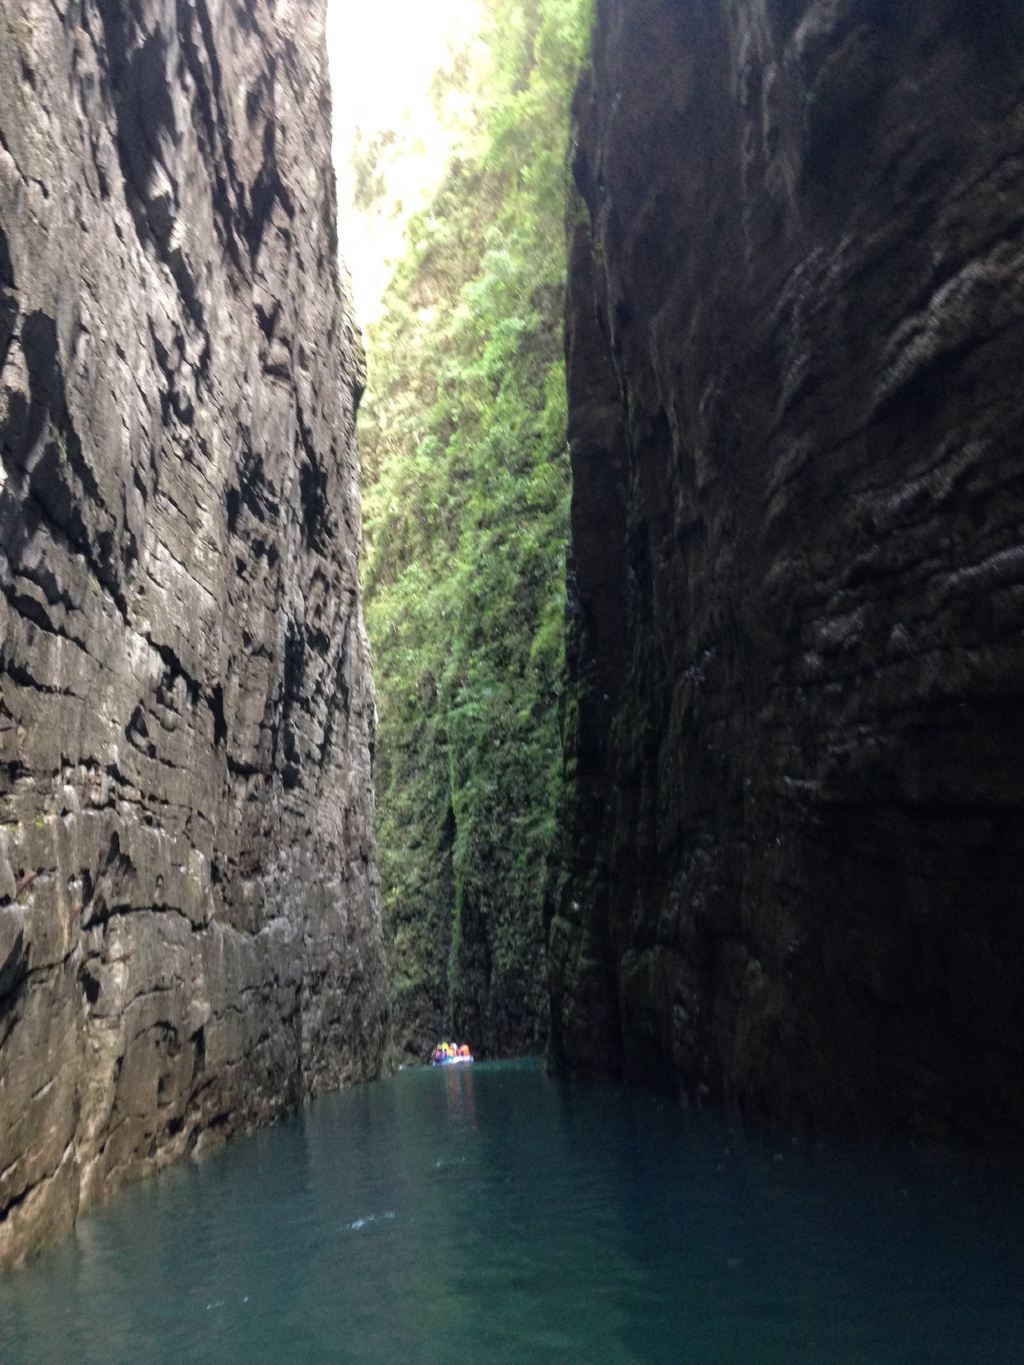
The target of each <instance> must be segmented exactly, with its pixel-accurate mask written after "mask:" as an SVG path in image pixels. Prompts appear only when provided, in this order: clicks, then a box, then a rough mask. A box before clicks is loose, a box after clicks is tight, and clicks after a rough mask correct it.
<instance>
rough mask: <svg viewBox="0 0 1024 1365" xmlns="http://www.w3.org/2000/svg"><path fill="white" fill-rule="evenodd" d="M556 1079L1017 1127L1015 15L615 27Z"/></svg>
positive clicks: (581, 491) (853, 1117)
mask: <svg viewBox="0 0 1024 1365" xmlns="http://www.w3.org/2000/svg"><path fill="white" fill-rule="evenodd" d="M595 43H596V49H595V54H594V68H593V75H592V79H591V80H590V81H589V82H587V83H586V84H584V86H583V88H582V89H581V90H580V92H579V96H578V104H577V117H578V142H577V146H576V149H575V177H576V182H577V185H578V187H579V191H580V194H581V196H582V201H583V205H584V208H583V210H582V212H581V214H580V221H579V225H578V226H577V227H576V228H575V236H574V245H573V266H572V280H571V286H570V289H571V298H570V303H569V329H570V336H569V362H570V379H569V382H570V408H571V413H570V422H571V433H570V435H571V440H572V455H573V474H574V484H575V495H574V496H575V502H574V513H573V545H574V557H575V570H574V577H573V579H572V591H573V593H574V602H573V610H574V613H575V615H574V618H573V638H572V641H571V652H572V657H573V671H574V680H575V687H576V691H577V695H576V698H575V700H574V702H573V704H572V706H570V708H569V711H568V714H567V744H568V757H569V763H570V768H569V775H570V778H571V779H572V782H573V788H572V792H573V812H572V815H573V821H574V828H573V832H572V840H571V842H572V845H573V848H574V860H575V861H574V869H573V874H572V877H571V880H570V884H569V887H568V890H567V893H566V895H565V898H564V901H563V903H562V908H561V911H560V913H559V914H558V915H557V916H556V917H555V919H554V922H553V924H552V926H551V934H550V958H551V964H550V969H551V978H552V984H553V990H554V1011H553V1025H554V1047H555V1052H556V1056H557V1057H559V1058H560V1060H561V1061H562V1062H563V1063H564V1064H565V1065H566V1066H568V1067H570V1068H572V1069H574V1070H577V1071H587V1072H595V1071H597V1072H599V1071H603V1070H613V1071H621V1072H624V1073H625V1074H627V1075H629V1076H631V1077H634V1078H637V1079H645V1080H658V1081H673V1082H676V1081H678V1082H681V1083H682V1085H683V1087H684V1088H685V1089H686V1091H687V1092H688V1093H689V1094H690V1095H691V1096H692V1097H693V1098H694V1099H696V1100H702V1099H707V1100H710V1101H716V1102H717V1101H724V1102H726V1103H729V1104H732V1105H735V1106H738V1107H739V1108H741V1109H742V1110H744V1111H745V1112H747V1113H750V1114H756V1115H769V1116H773V1117H779V1116H782V1117H785V1118H788V1119H792V1118H803V1119H807V1120H810V1121H826V1122H828V1123H832V1124H842V1125H846V1126H857V1125H861V1124H864V1125H867V1124H873V1125H874V1124H886V1125H888V1124H892V1125H896V1126H900V1127H904V1128H911V1129H915V1130H917V1131H918V1132H920V1133H923V1134H928V1135H936V1136H940V1137H954V1138H958V1139H959V1138H966V1139H984V1140H994V1141H1000V1140H1009V1141H1019V1140H1020V1138H1021V1136H1022V1134H1024V1085H1022V1079H1024V1009H1022V1008H1021V999H1022V996H1024V913H1022V911H1024V904H1022V894H1024V893H1022V891H1021V876H1020V868H1021V864H1022V860H1024V684H1022V679H1024V548H1022V541H1024V536H1022V531H1024V465H1022V449H1021V438H1022V432H1024V395H1022V390H1021V385H1020V380H1019V369H1020V358H1021V354H1022V349H1024V225H1022V219H1021V211H1020V205H1021V189H1022V185H1024V113H1022V110H1024V103H1022V100H1021V95H1022V76H1021V72H1022V70H1024V65H1022V58H1024V20H1022V18H1021V17H1020V15H1019V14H1018V11H1017V10H1016V8H1015V7H1014V6H1011V5H972V4H965V3H962V0H936V2H935V3H932V4H928V5H915V6H901V5H896V6H893V5H889V4H884V3H875V2H874V0H842V3H839V4H836V3H825V0H796V2H795V3H794V2H793V0H769V3H767V4H754V3H751V2H750V0H741V3H738V4H736V3H733V4H726V3H725V0H714V2H713V3H708V2H707V0H699V3H698V0H685V2H683V0H639V3H638V0H629V3H626V0H602V2H601V3H599V5H598V23H597V30H596V38H595Z"/></svg>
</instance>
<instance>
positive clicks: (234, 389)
mask: <svg viewBox="0 0 1024 1365" xmlns="http://www.w3.org/2000/svg"><path fill="white" fill-rule="evenodd" d="M323 11H324V5H323V3H308V0H307V2H306V3H303V4H301V5H299V4H290V5H287V6H281V5H279V4H278V5H275V4H273V3H270V2H269V0H246V3H244V4H243V3H233V4H224V5H211V4H209V3H208V2H207V0H183V2H182V3H179V4H177V5H176V6H175V5H171V6H168V5H166V4H158V3H156V0H132V3H127V4H122V3H112V2H111V0H81V3H70V2H69V3H64V2H63V0H62V3H59V4H54V3H43V0H9V3H5V5H4V6H3V9H2V12H0V92H2V93H0V589H2V596H0V1096H2V1100H0V1263H5V1262H10V1261H12V1260H15V1259H17V1258H19V1257H20V1256H21V1255H23V1254H24V1253H25V1251H26V1250H27V1249H29V1248H30V1247H31V1246H32V1245H34V1244H35V1243H36V1242H37V1241H38V1240H40V1239H41V1238H42V1237H44V1236H46V1235H50V1234H53V1233H55V1232H57V1231H59V1230H61V1229H63V1228H66V1227H67V1226H68V1225H69V1224H70V1223H71V1221H72V1220H73V1219H74V1217H75V1215H76V1212H77V1211H78V1210H79V1208H81V1207H85V1206H88V1205H89V1204H91V1203H94V1202H95V1201H96V1200H97V1199H99V1198H101V1197H102V1196H103V1195H104V1194H105V1193H106V1192H107V1191H109V1190H110V1189H111V1188H113V1187H115V1186H116V1185H117V1184H119V1183H120V1182H121V1181H122V1180H124V1179H125V1178H128V1177H131V1176H134V1175H137V1174H140V1173H142V1172H144V1171H146V1170H148V1169H151V1168H153V1167H155V1166H159V1165H162V1164H164V1163H166V1162H168V1161H171V1160H173V1159H175V1158H177V1157H180V1156H181V1155H183V1154H184V1153H186V1152H188V1151H190V1150H193V1149H197V1148H198V1149H202V1148H203V1147H204V1146H205V1145H207V1144H208V1143H209V1142H210V1141H211V1140H213V1139H214V1138H215V1137H218V1136H221V1135H223V1134H225V1133H228V1132H230V1131H232V1130H234V1129H237V1128H240V1127H246V1126H249V1125H251V1124H254V1123H258V1122H262V1121H264V1120H266V1119H268V1118H270V1117H271V1116H273V1115H274V1114H277V1113H279V1112H280V1111H281V1110H283V1109H284V1108H286V1107H287V1106H290V1105H293V1104H294V1103H296V1102H297V1101H298V1100H299V1099H300V1098H301V1097H302V1096H303V1095H305V1094H308V1093H311V1092H315V1091H319V1090H322V1089H324V1088H326V1087H328V1086H332V1085H335V1084H337V1083H339V1082H342V1081H346V1080H354V1079H357V1078H361V1077H366V1076H369V1075H372V1074H374V1073H375V1072H376V1071H377V1069H378V1066H379V1059H380V1055H381V1050H382V1045H383V1034H384V1031H385V1015H386V997H385V988H384V976H383V957H382V944H381V933H380V922H379V909H378V894H377V884H376V872H375V867H374V851H373V838H372V806H373V802H372V791H371V785H370V770H369V755H370V746H371V741H372V729H373V700H372V693H371V690H370V682H369V676H368V668H367V660H366V647H365V641H364V634H363V626H362V615H361V606H360V596H359V585H358V581H357V559H356V557H357V552H358V542H359V534H360V532H359V503H358V495H357V490H356V482H355V462H354V455H353V448H352V432H353V420H354V406H355V402H356V401H357V396H358V392H359V388H360V384H361V377H360V374H361V361H360V357H359V354H358V350H357V345H356V342H355V341H354V338H353V332H352V329H351V327H350V325H349V323H348V319H347V312H346V307H345V303H344V300H343V298H342V297H341V295H340V292H339V284H338V278H337V271H336V265H335V250H336V243H335V234H334V190H333V181H332V178H331V173H330V169H329V167H330V161H329V151H330V148H329V99H328V91H327V84H326V70H325V59H324V55H323V20H324V13H323Z"/></svg>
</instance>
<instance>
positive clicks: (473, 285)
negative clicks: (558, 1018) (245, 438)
mask: <svg viewBox="0 0 1024 1365" xmlns="http://www.w3.org/2000/svg"><path fill="white" fill-rule="evenodd" d="M589 7H590V6H589V0H489V5H488V14H489V24H490V52H491V57H492V63H493V66H492V70H491V72H490V74H489V77H488V79H486V80H485V81H484V82H483V91H484V95H485V98H486V101H487V103H486V106H485V108H484V110H483V111H482V116H481V117H482V125H481V135H480V137H479V139H478V142H477V145H476V146H474V147H473V148H471V149H467V150H466V151H465V153H464V154H463V155H462V156H461V157H460V158H459V159H458V160H457V161H455V162H454V163H453V164H452V165H451V167H450V170H449V173H448V176H447V178H446V180H445V182H444V184H443V185H442V187H441V189H440V190H439V192H438V194H437V195H436V197H435V199H434V201H433V203H432V204H431V205H430V207H429V208H428V209H427V210H426V211H425V212H423V213H421V214H420V215H419V216H418V217H417V218H416V219H414V221H413V223H412V225H411V228H410V232H409V240H410V248H409V251H408V253H407V255H406V257H405V259H404V260H403V262H402V263H401V265H400V266H399V268H398V270H397V272H396V275H395V278H394V280H393V282H392V284H391V287H390V290H389V293H388V296H387V299H386V309H385V316H384V321H383V322H382V323H380V324H379V325H378V326H377V327H375V328H374V329H372V331H371V334H370V337H369V361H370V391H369V395H368V397H367V399H366V401H365V403H364V406H363V411H362V417H361V432H360V439H361V448H362V453H363V464H364V476H363V477H364V513H365V527H366V546H367V563H366V566H365V581H366V585H367V596H368V603H367V618H368V625H369V630H370V635H371V639H372V643H373V651H374V666H375V675H376V682H377V692H378V707H379V712H380V730H379V736H378V749H377V784H378V803H379V819H378V833H379V841H380V850H381V870H382V878H383V883H384V905H385V918H386V926H387V931H388V933H389V936H390V938H391V942H392V949H391V959H392V974H393V985H394V992H395V1012H396V1017H397V1020H398V1029H399V1041H400V1042H401V1043H402V1044H403V1045H404V1047H405V1049H406V1050H407V1051H410V1052H415V1053H420V1054H422V1053H423V1052H424V1051H425V1050H426V1048H427V1047H428V1046H429V1045H430V1044H431V1043H432V1042H433V1041H435V1040H436V1037H437V1036H438V1035H439V1034H440V1033H442V1032H444V1033H446V1034H447V1033H457V1034H458V1035H459V1036H460V1037H462V1036H465V1037H467V1038H469V1039H471V1041H472V1042H473V1043H474V1045H475V1046H476V1047H477V1048H479V1049H481V1050H483V1051H486V1052H489V1053H491V1054H494V1053H501V1052H511V1051H517V1050H523V1049H526V1048H530V1047H536V1046H537V1045H538V1044H539V1043H540V1042H541V1041H542V1040H543V1037H544V1034H545V1030H546V1004H545V995H546V992H545V982H544V949H543V929H542V919H543V902H544V896H545V892H546V890H547V888H548V886H549V884H550V880H551V878H552V875H553V869H552V867H551V862H552V857H553V849H554V845H555V819H556V810H557V806H558V801H559V796H560V791H559V785H560V770H561V749H560V742H559V731H558V706H559V694H560V689H561V679H562V666H563V644H562V633H563V616H564V603H565V558H564V552H565V542H566V538H567V528H568V498H569V473H568V462H567V456H566V449H565V419H566V414H565V394H564V373H563V362H562V328H561V322H562V299H563V287H564V276H565V238H564V231H563V222H564V215H565V204H566V156H567V144H568V129H569V106H570V100H571V92H572V87H573V85H574V82H575V78H576V73H577V71H578V69H579V66H580V63H581V60H582V57H583V53H584V49H585V45H586V38H587V32H588V18H589Z"/></svg>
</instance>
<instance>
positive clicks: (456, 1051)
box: [430, 1042, 473, 1066]
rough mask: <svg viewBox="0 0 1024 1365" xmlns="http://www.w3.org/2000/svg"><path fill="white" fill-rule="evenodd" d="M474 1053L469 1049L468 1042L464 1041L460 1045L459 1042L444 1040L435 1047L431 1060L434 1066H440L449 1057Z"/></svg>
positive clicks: (469, 1055)
mask: <svg viewBox="0 0 1024 1365" xmlns="http://www.w3.org/2000/svg"><path fill="white" fill-rule="evenodd" d="M472 1055H473V1054H472V1053H471V1052H470V1050H469V1044H468V1043H462V1044H461V1045H460V1044H457V1043H449V1042H443V1043H438V1045H437V1047H436V1048H435V1049H434V1053H433V1056H432V1057H431V1059H430V1060H431V1062H432V1063H433V1065H434V1066H439V1065H440V1064H441V1063H442V1062H443V1061H445V1060H447V1059H448V1058H451V1057H471V1056H472Z"/></svg>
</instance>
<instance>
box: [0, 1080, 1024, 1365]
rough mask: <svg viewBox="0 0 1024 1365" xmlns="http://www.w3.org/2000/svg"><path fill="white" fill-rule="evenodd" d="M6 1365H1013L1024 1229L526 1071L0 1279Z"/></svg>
mask: <svg viewBox="0 0 1024 1365" xmlns="http://www.w3.org/2000/svg"><path fill="white" fill-rule="evenodd" d="M0 1360H2V1361H3V1362H4V1363H5V1365H16V1363H17V1362H22V1361H31V1362H50V1361H53V1362H63V1361H68V1362H71V1361H82V1362H92V1361H96V1362H103V1365H112V1363H113V1362H149V1361H153V1362H163V1361H166V1362H173V1363H174V1365H183V1362H191V1361H196V1362H198V1361H202V1362H211V1363H213V1365H217V1363H218V1362H235V1361H237V1362H256V1361H272V1362H275V1365H290V1363H291V1362H296V1363H298V1362H301V1363H302V1365H312V1363H313V1362H317V1361H340V1362H344V1361H353V1362H367V1363H368V1365H369V1363H370V1362H372V1363H373V1365H377V1362H386V1365H404V1362H438V1365H440V1363H441V1362H475V1361H482V1362H490V1361H495V1362H515V1365H526V1363H527V1362H547V1361H550V1362H575V1361H580V1362H588V1363H589V1362H595V1363H596V1362H609V1365H611V1362H615V1365H619V1363H620V1362H622V1363H623V1365H625V1363H626V1362H667V1363H668V1362H671V1363H672V1365H675V1363H677V1362H678V1365H690V1363H691V1362H692V1365H719V1363H722V1365H724V1363H725V1362H729V1365H775V1362H778V1365H802V1363H803V1362H808V1363H809V1365H859V1363H860V1362H864V1365H913V1362H922V1365H925V1363H927V1365H942V1362H950V1363H951V1365H954V1363H955V1365H986V1363H987V1362H999V1363H1000V1365H1002V1363H1003V1362H1005V1365H1021V1362H1024V1202H1022V1200H1021V1199H1020V1197H1018V1196H1017V1195H1016V1194H1008V1193H1007V1185H1006V1183H1005V1181H999V1180H997V1179H995V1178H994V1177H991V1176H987V1175H986V1176H981V1175H976V1174H974V1175H970V1176H968V1175H967V1174H965V1173H964V1171H963V1169H962V1168H961V1167H959V1166H958V1165H957V1164H955V1163H946V1165H945V1166H944V1167H941V1168H937V1167H936V1166H935V1165H934V1164H932V1165H928V1164H925V1163H924V1162H922V1161H920V1160H919V1159H917V1158H915V1157H913V1156H912V1155H908V1154H903V1155H900V1156H896V1157H889V1158H885V1159H883V1158H882V1157H881V1156H879V1155H878V1154H877V1153H876V1154H874V1155H873V1156H870V1157H869V1156H867V1155H865V1154H864V1153H863V1152H861V1153H859V1154H851V1153H845V1154H844V1153H841V1152H838V1151H836V1150H828V1151H822V1150H817V1151H806V1150H805V1149H803V1148H802V1147H798V1146H792V1145H789V1146H785V1147H780V1146H779V1145H778V1144H777V1143H776V1144H772V1143H770V1142H767V1141H765V1140H763V1139H750V1138H746V1139H742V1138H739V1137H738V1136H737V1135H736V1134H735V1133H734V1132H733V1131H732V1130H730V1128H729V1127H728V1126H727V1125H725V1124H723V1123H721V1122H719V1121H717V1120H707V1119H703V1118H701V1119H695V1118H693V1117H692V1116H687V1115H686V1114H684V1113H682V1112H681V1111H680V1110H678V1109H677V1108H676V1107H675V1106H674V1105H673V1104H672V1103H671V1102H669V1101H666V1100H664V1099H660V1098H656V1097H652V1096H650V1095H638V1094H633V1093H628V1092H623V1091H620V1090H616V1089H588V1088H584V1087H579V1086H568V1085H564V1084H560V1083H557V1082H555V1081H552V1080H550V1079H549V1078H548V1077H547V1076H546V1075H545V1074H544V1072H543V1070H542V1069H541V1067H540V1065H539V1064H537V1063H532V1062H526V1063H505V1064H487V1065H479V1064H478V1065H477V1066H476V1067H473V1068H466V1069H464V1070H452V1071H429V1070H424V1071H411V1072H404V1073H402V1074H400V1075H399V1076H397V1077H395V1078H394V1079H393V1080H390V1081H385V1082H381V1083H378V1084H375V1085H368V1086H363V1087H360V1088H358V1089H355V1090H351V1091H349V1092H348V1093H346V1094H343V1095H338V1096H332V1097H331V1098H329V1099H326V1100H322V1101H320V1102H318V1103H317V1104H315V1105H314V1106H312V1107H311V1108H310V1109H309V1110H308V1111H307V1112H306V1113H304V1114H303V1115H301V1116H300V1117H298V1118H296V1119H294V1120H291V1121H289V1122H287V1123H285V1124H283V1125H281V1126H280V1127H278V1128H276V1129H274V1130H272V1131H270V1132H267V1133H262V1134H259V1135H258V1136H256V1137H253V1138H248V1139H245V1140H243V1141H240V1142H237V1143H235V1144H233V1145H232V1146H230V1147H229V1148H228V1149H227V1150H226V1151H225V1152H223V1153H222V1154H220V1155H219V1156H217V1157H215V1158H212V1159H211V1160H209V1161H208V1162H206V1163H205V1164H204V1165H201V1166H198V1167H196V1166H191V1167H182V1168H179V1169H176V1170H173V1171H170V1172H168V1173H166V1174H165V1175H163V1176H161V1177H160V1178H158V1179H156V1180H153V1181H150V1182H148V1183H145V1184H142V1185H139V1186H136V1187H134V1188H132V1189H130V1190H128V1191H127V1192H125V1193H124V1194H122V1195H121V1196H119V1197H118V1198H117V1199H116V1200H115V1201H114V1203H113V1205H112V1206H111V1207H109V1208H107V1209H105V1210H103V1211H101V1212H98V1213H95V1214H93V1215H91V1216H89V1217H88V1218H85V1219H83V1221H82V1222H81V1223H80V1224H79V1227H78V1230H77V1232H76V1234H75V1237H74V1238H73V1239H72V1241H71V1242H69V1243H67V1244H66V1245H64V1246H62V1247H60V1248H58V1249H57V1250H56V1251H52V1252H50V1253H48V1254H46V1255H44V1256H43V1257H42V1258H40V1259H38V1260H36V1261H34V1262H33V1263H32V1264H31V1265H30V1266H29V1267H28V1268H27V1269H25V1270H24V1271H22V1272H20V1273H18V1274H15V1275H13V1276H8V1277H7V1278H6V1279H5V1280H0Z"/></svg>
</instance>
